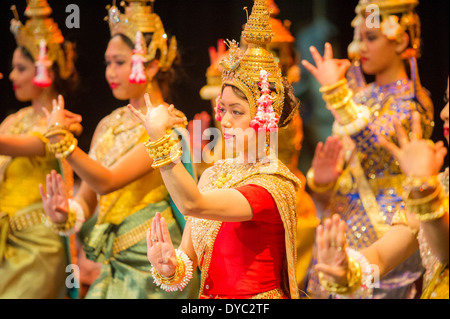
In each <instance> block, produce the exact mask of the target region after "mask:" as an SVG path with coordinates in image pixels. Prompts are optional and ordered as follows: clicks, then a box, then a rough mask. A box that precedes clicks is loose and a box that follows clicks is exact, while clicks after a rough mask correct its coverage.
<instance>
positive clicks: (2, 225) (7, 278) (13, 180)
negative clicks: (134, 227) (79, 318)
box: [0, 107, 67, 298]
mask: <svg viewBox="0 0 450 319" xmlns="http://www.w3.org/2000/svg"><path fill="white" fill-rule="evenodd" d="M45 131H46V120H45V117H43V116H42V115H39V114H36V112H35V111H34V109H33V108H32V107H26V108H23V109H21V110H20V111H18V112H17V113H15V114H13V115H11V116H9V117H8V118H7V119H6V120H5V121H4V122H3V123H2V124H1V126H0V134H5V135H20V134H33V135H36V136H42V134H43V133H44V132H45ZM52 169H55V170H59V163H58V161H57V160H56V159H55V158H54V156H52V154H49V153H47V154H46V155H45V156H43V157H38V156H30V157H15V158H11V157H8V156H0V175H1V181H0V298H61V297H64V296H65V276H67V274H65V268H66V264H67V260H66V250H65V247H64V241H63V239H62V238H61V237H59V236H58V235H57V234H55V233H53V232H52V230H51V229H50V228H48V227H46V226H45V225H44V223H43V220H42V219H43V218H44V217H45V212H44V209H43V206H42V199H41V195H40V193H39V188H38V185H39V184H43V185H45V178H46V174H48V173H50V172H51V170H52ZM2 257H3V258H2ZM2 259H3V261H2Z"/></svg>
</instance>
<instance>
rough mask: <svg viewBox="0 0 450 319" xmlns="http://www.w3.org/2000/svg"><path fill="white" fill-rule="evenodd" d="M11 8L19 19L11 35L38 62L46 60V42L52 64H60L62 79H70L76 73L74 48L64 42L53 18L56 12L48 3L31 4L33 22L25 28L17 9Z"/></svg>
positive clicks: (29, 11)
mask: <svg viewBox="0 0 450 319" xmlns="http://www.w3.org/2000/svg"><path fill="white" fill-rule="evenodd" d="M11 9H12V10H13V11H14V14H15V18H14V19H12V20H11V32H12V33H13V34H14V36H15V38H16V43H17V46H21V47H24V48H25V49H26V50H27V51H28V52H29V53H30V54H31V55H32V57H33V58H34V60H35V61H36V62H38V61H39V60H40V59H41V58H42V51H43V50H42V45H43V44H42V43H43V41H44V42H45V47H46V57H45V59H46V60H47V61H48V62H49V64H48V65H51V64H52V63H54V62H56V63H57V64H58V66H59V73H60V76H61V78H62V79H67V78H69V77H70V76H71V75H72V73H73V71H74V45H73V44H72V43H70V42H67V41H66V42H65V41H64V37H63V35H62V33H61V30H60V29H59V28H58V25H57V24H56V23H55V21H54V20H53V19H52V18H50V15H51V13H52V9H51V8H50V6H49V5H48V3H47V0H29V1H28V5H27V8H26V10H25V16H27V17H28V18H29V19H28V21H27V22H26V23H25V25H23V24H22V23H21V22H20V20H19V17H18V14H17V11H16V9H15V6H13V7H12V8H11ZM40 47H41V49H40Z"/></svg>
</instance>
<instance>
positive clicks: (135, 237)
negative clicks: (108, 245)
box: [113, 207, 174, 255]
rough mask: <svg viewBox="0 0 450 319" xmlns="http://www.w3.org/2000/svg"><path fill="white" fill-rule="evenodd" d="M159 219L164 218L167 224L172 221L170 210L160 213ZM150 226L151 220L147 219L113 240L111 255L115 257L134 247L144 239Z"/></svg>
mask: <svg viewBox="0 0 450 319" xmlns="http://www.w3.org/2000/svg"><path fill="white" fill-rule="evenodd" d="M161 217H164V219H165V220H166V222H167V224H169V223H170V222H172V221H173V220H174V219H173V216H172V210H171V209H170V207H168V208H167V209H165V210H164V211H163V212H162V213H161ZM151 226H152V219H148V220H146V221H145V222H144V223H142V224H140V225H139V226H137V227H135V228H133V229H131V230H130V231H128V232H126V233H125V234H123V235H120V236H119V237H117V238H116V239H114V243H113V255H116V254H118V253H120V252H121V251H124V250H127V249H128V248H130V247H132V246H134V245H136V244H137V243H138V242H140V241H141V240H142V239H144V238H145V237H146V232H147V229H149V228H150V227H151Z"/></svg>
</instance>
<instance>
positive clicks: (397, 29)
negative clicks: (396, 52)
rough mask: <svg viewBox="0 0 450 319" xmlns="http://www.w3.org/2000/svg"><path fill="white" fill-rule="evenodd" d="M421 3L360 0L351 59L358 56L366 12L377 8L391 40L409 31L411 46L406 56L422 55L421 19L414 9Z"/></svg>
mask: <svg viewBox="0 0 450 319" xmlns="http://www.w3.org/2000/svg"><path fill="white" fill-rule="evenodd" d="M418 5H419V0H360V1H359V3H358V5H357V6H356V9H355V13H356V17H355V19H354V20H353V21H352V27H354V28H355V35H354V38H353V42H352V43H351V44H350V46H349V48H348V54H349V57H350V58H351V59H354V58H357V57H358V55H359V54H358V51H359V42H360V40H361V39H360V35H359V30H360V26H361V24H362V23H364V22H365V21H366V14H371V13H372V10H373V9H375V8H376V9H377V10H378V11H379V14H380V18H381V20H382V22H381V24H380V27H381V31H382V32H383V34H384V35H386V37H388V39H390V40H397V41H401V40H402V37H403V34H404V33H405V32H408V33H409V37H410V48H409V49H407V50H406V52H405V54H404V58H409V57H415V58H417V57H419V55H420V19H419V16H418V15H417V13H415V11H414V9H415V8H416V7H417V6H418Z"/></svg>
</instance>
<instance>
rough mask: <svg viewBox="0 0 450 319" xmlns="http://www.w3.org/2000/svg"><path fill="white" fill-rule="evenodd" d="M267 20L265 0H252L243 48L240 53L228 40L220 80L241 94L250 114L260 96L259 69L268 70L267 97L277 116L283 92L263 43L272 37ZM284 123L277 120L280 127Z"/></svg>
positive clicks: (274, 67) (279, 77)
mask: <svg viewBox="0 0 450 319" xmlns="http://www.w3.org/2000/svg"><path fill="white" fill-rule="evenodd" d="M269 19H270V13H269V11H268V7H267V0H255V3H254V5H253V9H252V13H251V15H250V17H249V18H248V21H247V24H246V25H245V28H244V31H243V32H242V38H243V39H244V40H245V41H246V42H247V43H248V48H247V50H246V51H245V52H244V53H242V51H241V50H240V49H239V45H238V43H237V42H236V41H234V40H233V41H228V42H227V44H228V46H229V57H228V58H227V59H224V60H222V61H221V62H220V64H221V65H222V67H223V68H224V71H223V73H222V83H223V84H230V85H233V86H235V87H237V88H238V89H239V90H241V91H242V92H243V93H244V94H245V96H246V97H247V100H248V102H249V104H250V111H251V114H252V117H254V116H255V115H256V113H257V107H258V105H257V100H258V99H259V98H260V97H261V91H260V88H259V83H260V74H261V71H262V70H264V71H266V72H267V73H268V75H269V77H268V82H269V83H271V85H272V86H273V87H274V90H272V92H271V96H272V99H273V105H272V106H273V109H274V111H275V113H276V114H277V115H278V116H281V114H282V112H283V107H284V98H285V96H284V93H285V92H284V85H283V77H282V74H281V69H280V67H279V65H278V63H277V62H276V61H275V59H274V56H273V55H272V54H271V53H270V52H269V51H268V50H267V45H268V44H269V43H270V42H271V40H272V38H273V36H274V34H273V32H272V27H271V26H270V23H269ZM284 124H285V123H280V126H284Z"/></svg>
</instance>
